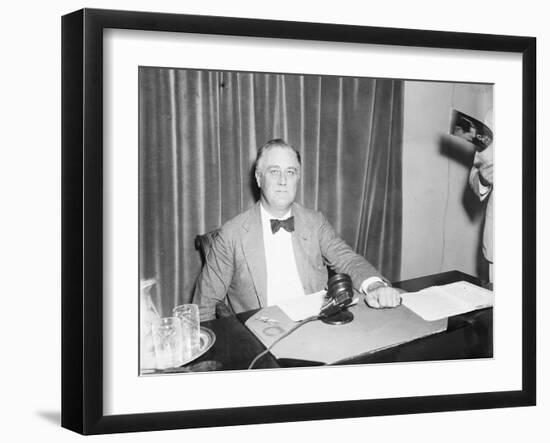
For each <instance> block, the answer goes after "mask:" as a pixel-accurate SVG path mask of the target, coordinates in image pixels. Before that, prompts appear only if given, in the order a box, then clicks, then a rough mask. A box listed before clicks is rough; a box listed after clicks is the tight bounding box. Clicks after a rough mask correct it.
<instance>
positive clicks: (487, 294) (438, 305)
mask: <svg viewBox="0 0 550 443" xmlns="http://www.w3.org/2000/svg"><path fill="white" fill-rule="evenodd" d="M401 299H402V302H403V304H404V305H405V306H406V307H407V308H409V309H410V310H411V311H413V312H415V313H416V314H418V315H419V316H420V317H422V318H423V319H424V320H426V321H434V320H439V319H441V318H446V317H451V316H453V315H458V314H463V313H465V312H470V311H475V310H476V309H482V308H487V307H489V306H493V302H494V297H493V292H492V291H489V290H488V289H484V288H481V287H479V286H477V285H474V284H472V283H468V282H466V281H460V282H456V283H450V284H448V285H443V286H431V287H429V288H426V289H422V290H421V291H418V292H409V293H406V294H402V295H401Z"/></svg>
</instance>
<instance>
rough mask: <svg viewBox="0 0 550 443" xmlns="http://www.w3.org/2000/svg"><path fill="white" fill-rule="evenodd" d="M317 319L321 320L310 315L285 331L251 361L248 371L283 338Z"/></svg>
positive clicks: (318, 316) (316, 316)
mask: <svg viewBox="0 0 550 443" xmlns="http://www.w3.org/2000/svg"><path fill="white" fill-rule="evenodd" d="M319 318H321V315H320V314H319V315H312V316H311V317H307V318H304V319H303V320H300V321H299V322H298V323H296V324H295V325H294V326H293V327H292V328H290V329H289V330H288V331H286V332H285V333H284V334H283V335H281V336H280V337H278V338H277V339H276V340H275V341H274V342H273V343H271V344H270V345H269V347H268V348H267V349H266V350H265V351H262V352H260V353H259V354H258V355H257V356H256V357H254V360H252V363H250V365H249V366H248V369H252V368H253V367H254V365H255V364H256V362H257V361H258V360H259V359H260V358H262V357H263V356H264V355H266V354H267V353H268V352H269V351H271V349H272V348H273V347H274V346H275V345H276V344H277V343H279V342H280V341H281V340H282V339H283V338H285V337H288V336H289V335H290V334H292V333H293V332H294V331H295V330H296V329H298V328H301V327H302V326H304V325H305V324H306V323H310V322H312V321H314V320H318V319H319Z"/></svg>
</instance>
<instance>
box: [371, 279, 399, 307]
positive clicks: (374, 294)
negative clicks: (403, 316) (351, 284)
mask: <svg viewBox="0 0 550 443" xmlns="http://www.w3.org/2000/svg"><path fill="white" fill-rule="evenodd" d="M400 292H401V291H400V290H398V289H396V288H390V287H388V286H385V285H383V284H380V283H379V284H377V283H375V284H372V285H370V286H369V287H368V290H367V291H366V292H365V293H366V296H365V301H366V302H367V305H369V306H370V307H371V308H376V309H378V308H395V307H396V306H399V305H400V304H401V295H399V294H400Z"/></svg>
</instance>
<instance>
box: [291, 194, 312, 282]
mask: <svg viewBox="0 0 550 443" xmlns="http://www.w3.org/2000/svg"><path fill="white" fill-rule="evenodd" d="M292 215H293V216H294V232H293V233H292V248H293V249H294V258H295V259H296V267H297V268H298V275H299V276H300V280H301V282H302V286H303V287H304V288H305V289H306V291H308V290H309V289H308V288H309V287H310V286H311V285H310V283H309V271H308V266H307V260H308V250H309V248H310V238H311V231H310V228H309V226H308V224H307V221H306V220H304V214H303V213H302V211H301V210H300V207H299V206H298V205H296V204H294V205H292Z"/></svg>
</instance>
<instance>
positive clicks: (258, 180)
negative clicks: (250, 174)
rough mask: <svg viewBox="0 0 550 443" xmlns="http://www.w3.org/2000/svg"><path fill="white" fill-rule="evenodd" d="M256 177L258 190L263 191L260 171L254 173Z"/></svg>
mask: <svg viewBox="0 0 550 443" xmlns="http://www.w3.org/2000/svg"><path fill="white" fill-rule="evenodd" d="M254 177H256V184H257V185H258V188H259V189H261V188H262V187H261V186H260V173H259V172H258V171H256V172H254Z"/></svg>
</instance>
